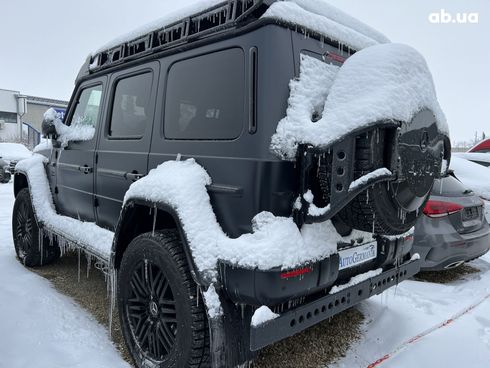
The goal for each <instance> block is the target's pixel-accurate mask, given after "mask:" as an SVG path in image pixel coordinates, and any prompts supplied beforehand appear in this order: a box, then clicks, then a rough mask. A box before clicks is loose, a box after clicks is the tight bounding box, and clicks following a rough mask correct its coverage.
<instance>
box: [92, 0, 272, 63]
mask: <svg viewBox="0 0 490 368" xmlns="http://www.w3.org/2000/svg"><path fill="white" fill-rule="evenodd" d="M275 1H276V0H225V1H223V2H220V3H218V4H216V5H213V6H211V7H209V8H207V9H205V10H204V11H200V12H198V13H195V14H193V15H191V16H188V17H185V18H183V19H181V20H179V21H177V22H174V23H172V24H169V25H166V26H164V27H160V28H158V29H154V30H151V31H149V32H148V33H146V34H144V35H140V36H138V37H136V38H134V39H132V40H130V41H126V42H122V43H120V44H118V45H115V46H112V47H110V48H108V49H105V50H99V51H97V52H96V53H95V54H94V55H93V56H92V57H91V60H90V68H89V69H90V71H91V72H93V71H96V70H98V69H100V68H104V67H108V66H111V65H115V64H119V63H121V62H123V61H124V60H128V59H133V58H139V57H142V56H144V55H146V54H149V53H153V52H155V51H162V50H165V49H168V48H171V47H175V46H176V45H179V44H183V43H188V42H191V41H194V40H196V39H199V38H202V37H205V36H207V35H209V34H211V33H215V32H219V31H222V30H224V29H228V28H233V27H236V26H238V25H239V24H243V23H245V22H246V21H247V20H249V19H257V18H258V17H260V15H261V14H263V13H264V12H265V10H267V8H268V7H269V6H270V5H271V4H272V3H274V2H275Z"/></svg>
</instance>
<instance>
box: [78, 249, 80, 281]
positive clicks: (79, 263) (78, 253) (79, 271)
mask: <svg viewBox="0 0 490 368" xmlns="http://www.w3.org/2000/svg"><path fill="white" fill-rule="evenodd" d="M78 282H80V248H78Z"/></svg>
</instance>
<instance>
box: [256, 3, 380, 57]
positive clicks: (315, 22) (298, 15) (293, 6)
mask: <svg viewBox="0 0 490 368" xmlns="http://www.w3.org/2000/svg"><path fill="white" fill-rule="evenodd" d="M262 18H271V19H276V20H280V21H283V22H286V23H290V24H294V25H297V26H300V27H303V28H305V31H306V30H311V31H314V32H317V33H319V34H321V35H324V36H326V37H329V38H331V39H334V40H336V41H339V42H340V43H341V44H344V45H346V46H349V47H351V48H353V49H355V50H361V49H363V48H365V47H369V46H373V45H376V44H378V43H388V42H390V40H389V39H388V38H386V36H384V35H383V34H381V33H380V32H378V31H376V30H374V29H373V28H371V27H369V26H368V25H366V24H364V23H362V22H360V21H359V20H357V19H356V18H353V17H351V16H350V15H348V14H346V13H344V12H342V11H340V10H339V9H337V8H335V7H333V6H331V5H329V4H328V3H326V2H324V1H323V0H291V1H279V2H275V3H273V4H272V5H271V6H270V7H269V9H268V10H267V11H266V12H265V13H264V15H263V16H262Z"/></svg>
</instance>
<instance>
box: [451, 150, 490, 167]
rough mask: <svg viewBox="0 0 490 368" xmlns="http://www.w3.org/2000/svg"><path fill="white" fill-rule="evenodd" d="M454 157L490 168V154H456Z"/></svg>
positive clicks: (481, 152)
mask: <svg viewBox="0 0 490 368" xmlns="http://www.w3.org/2000/svg"><path fill="white" fill-rule="evenodd" d="M454 156H455V157H460V158H464V159H466V160H469V161H471V162H474V163H475V164H479V165H482V166H485V167H489V168H490V152H483V151H480V152H458V153H454Z"/></svg>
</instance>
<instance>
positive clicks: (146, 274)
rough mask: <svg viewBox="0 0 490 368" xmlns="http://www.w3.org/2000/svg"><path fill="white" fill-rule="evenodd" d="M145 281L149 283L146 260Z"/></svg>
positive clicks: (146, 262)
mask: <svg viewBox="0 0 490 368" xmlns="http://www.w3.org/2000/svg"><path fill="white" fill-rule="evenodd" d="M145 281H146V282H147V283H148V260H147V259H146V258H145Z"/></svg>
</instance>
